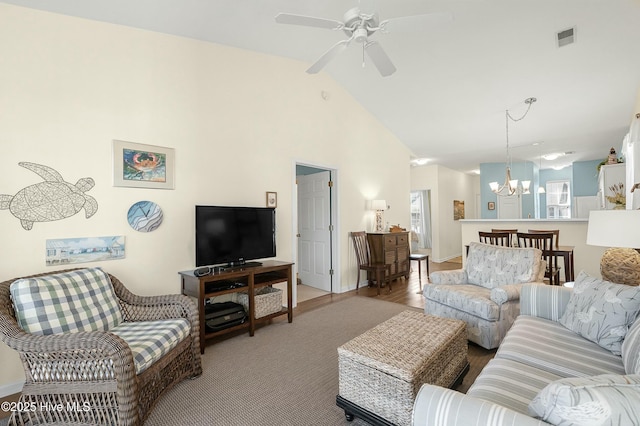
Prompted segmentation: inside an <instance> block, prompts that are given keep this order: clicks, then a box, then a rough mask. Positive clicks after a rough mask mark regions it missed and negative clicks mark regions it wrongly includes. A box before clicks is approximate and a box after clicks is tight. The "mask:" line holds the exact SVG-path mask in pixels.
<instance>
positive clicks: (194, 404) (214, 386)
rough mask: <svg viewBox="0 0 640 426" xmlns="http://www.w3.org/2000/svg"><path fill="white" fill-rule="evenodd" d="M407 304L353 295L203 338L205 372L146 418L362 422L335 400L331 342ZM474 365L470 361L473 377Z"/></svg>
mask: <svg viewBox="0 0 640 426" xmlns="http://www.w3.org/2000/svg"><path fill="white" fill-rule="evenodd" d="M406 309H411V308H408V307H407V306H405V305H400V304H395V303H391V302H384V301H379V300H374V299H369V298H366V297H352V298H348V299H344V300H342V301H339V302H335V303H331V304H329V305H325V306H321V307H319V308H317V309H315V310H313V311H310V312H306V313H303V314H301V315H299V316H296V317H295V318H294V320H293V323H291V324H289V323H287V322H285V321H280V322H274V323H273V324H271V325H268V326H265V327H263V328H261V329H259V330H257V331H256V333H255V335H254V336H253V337H249V335H248V334H245V335H240V336H236V337H233V338H230V339H228V340H225V341H223V342H220V343H216V344H212V345H208V346H207V350H206V353H205V354H204V356H203V368H204V373H203V375H202V376H201V377H199V378H197V379H195V380H189V381H185V382H183V383H181V384H179V385H178V386H177V387H175V388H174V389H172V390H171V391H170V392H169V393H168V394H167V395H165V396H164V397H163V399H162V400H161V401H160V402H159V403H158V406H157V407H156V408H155V409H154V411H153V412H152V413H151V416H150V417H149V420H148V421H147V423H145V425H147V426H153V425H175V424H195V425H225V426H226V425H246V426H252V425H256V426H258V425H260V426H268V425H274V426H275V425H291V426H294V425H295V426H301V425H305V426H306V425H314V426H316V425H317V426H322V425H327V426H329V425H331V426H335V425H366V423H365V422H363V421H362V420H359V419H356V420H355V421H354V422H351V423H350V422H347V421H346V419H345V417H344V411H343V410H341V409H340V408H338V407H337V406H336V405H335V397H336V394H337V393H338V354H337V348H338V346H340V345H342V344H343V343H345V342H347V341H349V340H350V339H352V338H354V337H355V336H357V335H359V334H361V333H363V332H364V331H366V330H368V329H369V328H371V327H373V326H375V325H376V324H379V323H380V322H382V321H385V320H386V319H388V318H390V317H392V316H393V315H396V314H398V313H399V312H401V311H404V310H406ZM470 350H471V351H473V352H474V353H475V352H477V350H478V349H477V348H474V347H470ZM482 351H483V350H482ZM470 355H471V354H470ZM489 358H490V357H489ZM470 359H473V357H472V356H470ZM486 361H488V358H487V359H486V360H482V363H485V362H486ZM472 364H473V361H472ZM483 365H484V364H483ZM480 368H481V366H474V365H472V371H473V373H474V374H473V376H474V377H475V375H476V374H477V372H476V370H477V371H479V369H480ZM468 376H471V375H468ZM471 381H473V378H472V377H467V380H465V382H467V383H464V384H463V387H464V388H466V387H468V384H469V383H470V382H471Z"/></svg>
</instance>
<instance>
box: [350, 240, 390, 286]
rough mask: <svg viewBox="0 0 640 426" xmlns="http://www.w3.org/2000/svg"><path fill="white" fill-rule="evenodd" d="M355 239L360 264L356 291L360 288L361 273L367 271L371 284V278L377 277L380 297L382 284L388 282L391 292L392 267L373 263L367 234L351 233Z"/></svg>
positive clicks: (357, 258)
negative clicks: (390, 276)
mask: <svg viewBox="0 0 640 426" xmlns="http://www.w3.org/2000/svg"><path fill="white" fill-rule="evenodd" d="M351 238H352V239H353V247H354V248H355V251H356V261H357V262H358V278H357V281H356V291H357V290H358V288H359V287H360V271H367V279H368V280H369V284H371V282H372V280H371V276H372V275H373V276H374V277H375V282H376V285H377V286H378V295H379V294H380V286H381V285H382V282H383V281H385V282H387V285H388V286H389V290H388V291H389V292H391V280H390V279H389V278H388V277H389V275H390V274H391V265H387V264H385V263H375V262H371V254H370V251H369V243H368V241H367V233H366V232H365V231H358V232H351Z"/></svg>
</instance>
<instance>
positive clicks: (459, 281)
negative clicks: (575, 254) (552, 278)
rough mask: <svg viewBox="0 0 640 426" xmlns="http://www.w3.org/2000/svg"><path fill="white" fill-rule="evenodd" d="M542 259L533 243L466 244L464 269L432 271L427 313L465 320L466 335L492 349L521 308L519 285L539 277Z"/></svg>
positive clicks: (426, 307) (428, 287)
mask: <svg viewBox="0 0 640 426" xmlns="http://www.w3.org/2000/svg"><path fill="white" fill-rule="evenodd" d="M544 271H545V264H544V261H543V260H542V252H541V251H540V250H538V249H536V248H513V247H502V246H493V245H489V244H482V243H475V242H473V243H471V244H470V246H469V252H468V254H467V260H466V263H465V267H464V268H463V269H457V270H452V271H437V272H433V273H431V275H430V278H431V285H427V286H425V287H424V291H423V294H424V299H425V305H424V311H425V313H427V314H431V315H436V316H441V317H448V318H456V319H460V320H462V321H464V322H466V323H467V334H468V339H469V340H470V341H472V342H475V343H477V344H478V345H480V346H482V347H484V348H486V349H493V348H497V347H498V346H499V345H500V342H501V341H502V339H503V338H504V335H505V334H506V332H507V330H509V328H510V327H511V325H512V324H513V321H514V320H515V318H516V317H517V316H518V314H519V313H520V289H521V287H522V285H523V284H524V283H529V282H540V283H542V280H543V278H544Z"/></svg>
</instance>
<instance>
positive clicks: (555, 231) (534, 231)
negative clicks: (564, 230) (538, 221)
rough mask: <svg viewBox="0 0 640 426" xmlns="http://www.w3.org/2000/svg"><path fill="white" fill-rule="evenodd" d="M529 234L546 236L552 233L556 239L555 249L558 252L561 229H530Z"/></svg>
mask: <svg viewBox="0 0 640 426" xmlns="http://www.w3.org/2000/svg"><path fill="white" fill-rule="evenodd" d="M527 232H528V233H530V234H545V233H548V232H551V233H552V234H553V235H555V237H556V238H555V246H554V249H556V250H557V249H558V247H559V246H560V230H559V229H529V230H527Z"/></svg>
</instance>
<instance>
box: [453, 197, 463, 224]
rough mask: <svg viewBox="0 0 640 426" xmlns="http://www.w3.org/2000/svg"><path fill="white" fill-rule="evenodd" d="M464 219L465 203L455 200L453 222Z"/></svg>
mask: <svg viewBox="0 0 640 426" xmlns="http://www.w3.org/2000/svg"><path fill="white" fill-rule="evenodd" d="M460 219H464V201H461V200H453V220H460Z"/></svg>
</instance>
